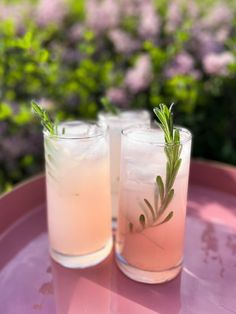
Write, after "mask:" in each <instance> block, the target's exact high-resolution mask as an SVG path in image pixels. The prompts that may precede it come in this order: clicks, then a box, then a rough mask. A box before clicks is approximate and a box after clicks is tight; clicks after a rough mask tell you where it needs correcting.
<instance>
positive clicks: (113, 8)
mask: <svg viewBox="0 0 236 314" xmlns="http://www.w3.org/2000/svg"><path fill="white" fill-rule="evenodd" d="M119 21H120V9H119V5H118V3H117V2H116V1H113V0H103V1H97V0H87V2H86V22H87V25H88V26H89V27H90V28H91V29H92V30H93V31H94V32H96V33H100V32H103V31H105V30H107V29H109V28H114V27H117V26H118V24H119Z"/></svg>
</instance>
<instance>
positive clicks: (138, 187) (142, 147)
mask: <svg viewBox="0 0 236 314" xmlns="http://www.w3.org/2000/svg"><path fill="white" fill-rule="evenodd" d="M180 136H181V142H182V151H181V156H180V158H181V159H182V162H181V165H180V168H179V171H178V173H177V176H176V179H175V182H174V186H173V189H174V196H173V198H172V200H171V201H170V203H169V205H168V206H167V208H166V209H165V210H164V212H163V213H162V214H161V215H160V217H159V218H158V219H156V218H155V219H154V218H153V213H152V211H151V210H149V208H148V207H147V205H146V204H145V201H144V199H146V200H148V201H149V202H150V204H151V205H152V207H153V208H158V207H160V202H161V200H160V195H157V193H158V192H157V188H156V182H155V180H156V176H157V175H160V176H161V177H162V178H165V176H166V162H167V158H166V155H165V151H164V148H165V145H164V136H163V133H162V131H160V130H159V129H147V128H143V129H140V128H139V129H137V128H128V129H126V130H124V131H123V134H122V147H121V183H120V196H119V214H118V229H117V239H116V254H117V263H118V265H119V267H120V268H121V270H122V271H123V272H124V273H125V274H126V275H127V276H129V277H130V278H132V279H134V280H137V281H142V282H148V283H158V282H164V281H168V280H170V279H172V278H173V277H175V276H176V275H177V274H178V273H179V271H180V269H181V264H182V256H183V245H184V225H185V216H186V201H187V190H188V176H189V161H190V151H191V134H190V132H188V131H187V130H185V129H181V130H180ZM163 181H164V180H163ZM171 211H173V216H172V218H171V219H170V220H169V221H167V222H165V223H163V224H160V225H158V224H159V223H160V222H162V221H163V220H164V219H165V217H166V216H167V215H168V214H169V213H170V212H171ZM140 215H144V216H145V225H142V223H141V222H140Z"/></svg>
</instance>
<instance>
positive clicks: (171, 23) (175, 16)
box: [166, 1, 182, 33]
mask: <svg viewBox="0 0 236 314" xmlns="http://www.w3.org/2000/svg"><path fill="white" fill-rule="evenodd" d="M181 22H182V13H181V10H180V5H179V3H178V1H173V2H171V3H170V4H169V7H168V9H167V21H166V30H167V31H168V32H170V33H172V32H175V31H176V29H177V27H178V26H179V25H180V24H181Z"/></svg>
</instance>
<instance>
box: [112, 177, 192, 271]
mask: <svg viewBox="0 0 236 314" xmlns="http://www.w3.org/2000/svg"><path fill="white" fill-rule="evenodd" d="M140 195H141V196H142V198H141V197H140ZM144 197H145V198H147V199H149V200H152V198H153V189H152V187H148V186H146V187H145V186H144V187H143V189H141V190H139V191H131V190H130V191H129V190H122V191H121V195H120V209H119V219H118V232H117V242H116V250H117V253H118V255H120V256H121V257H122V259H125V261H126V263H128V264H129V265H131V266H133V267H137V268H139V269H142V270H146V271H162V270H166V269H169V268H171V267H174V266H177V265H179V264H180V263H181V261H182V256H183V243H184V224H185V215H186V198H187V180H186V178H180V179H179V180H178V182H176V184H175V196H174V198H173V199H172V202H171V203H170V205H169V206H168V208H167V209H166V211H165V213H164V214H163V216H162V217H161V219H160V220H162V219H164V218H165V216H166V215H167V213H169V212H170V211H172V210H173V211H174V216H173V217H172V219H171V220H170V221H169V222H167V223H165V224H163V225H160V226H155V227H146V228H142V227H141V226H140V223H139V221H138V217H139V215H140V214H142V211H141V209H140V207H139V205H138V202H137V200H139V201H141V200H142V199H143V198H144ZM150 218H151V217H150ZM130 222H132V223H133V224H134V227H133V231H132V232H130V230H129V223H130Z"/></svg>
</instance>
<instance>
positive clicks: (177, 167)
mask: <svg viewBox="0 0 236 314" xmlns="http://www.w3.org/2000/svg"><path fill="white" fill-rule="evenodd" d="M181 162H182V159H178V160H177V162H176V164H175V167H174V170H173V172H172V175H171V178H170V180H169V182H168V186H167V189H168V190H169V189H171V188H172V186H173V184H174V182H175V179H176V176H177V173H178V171H179V168H180V165H181Z"/></svg>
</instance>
